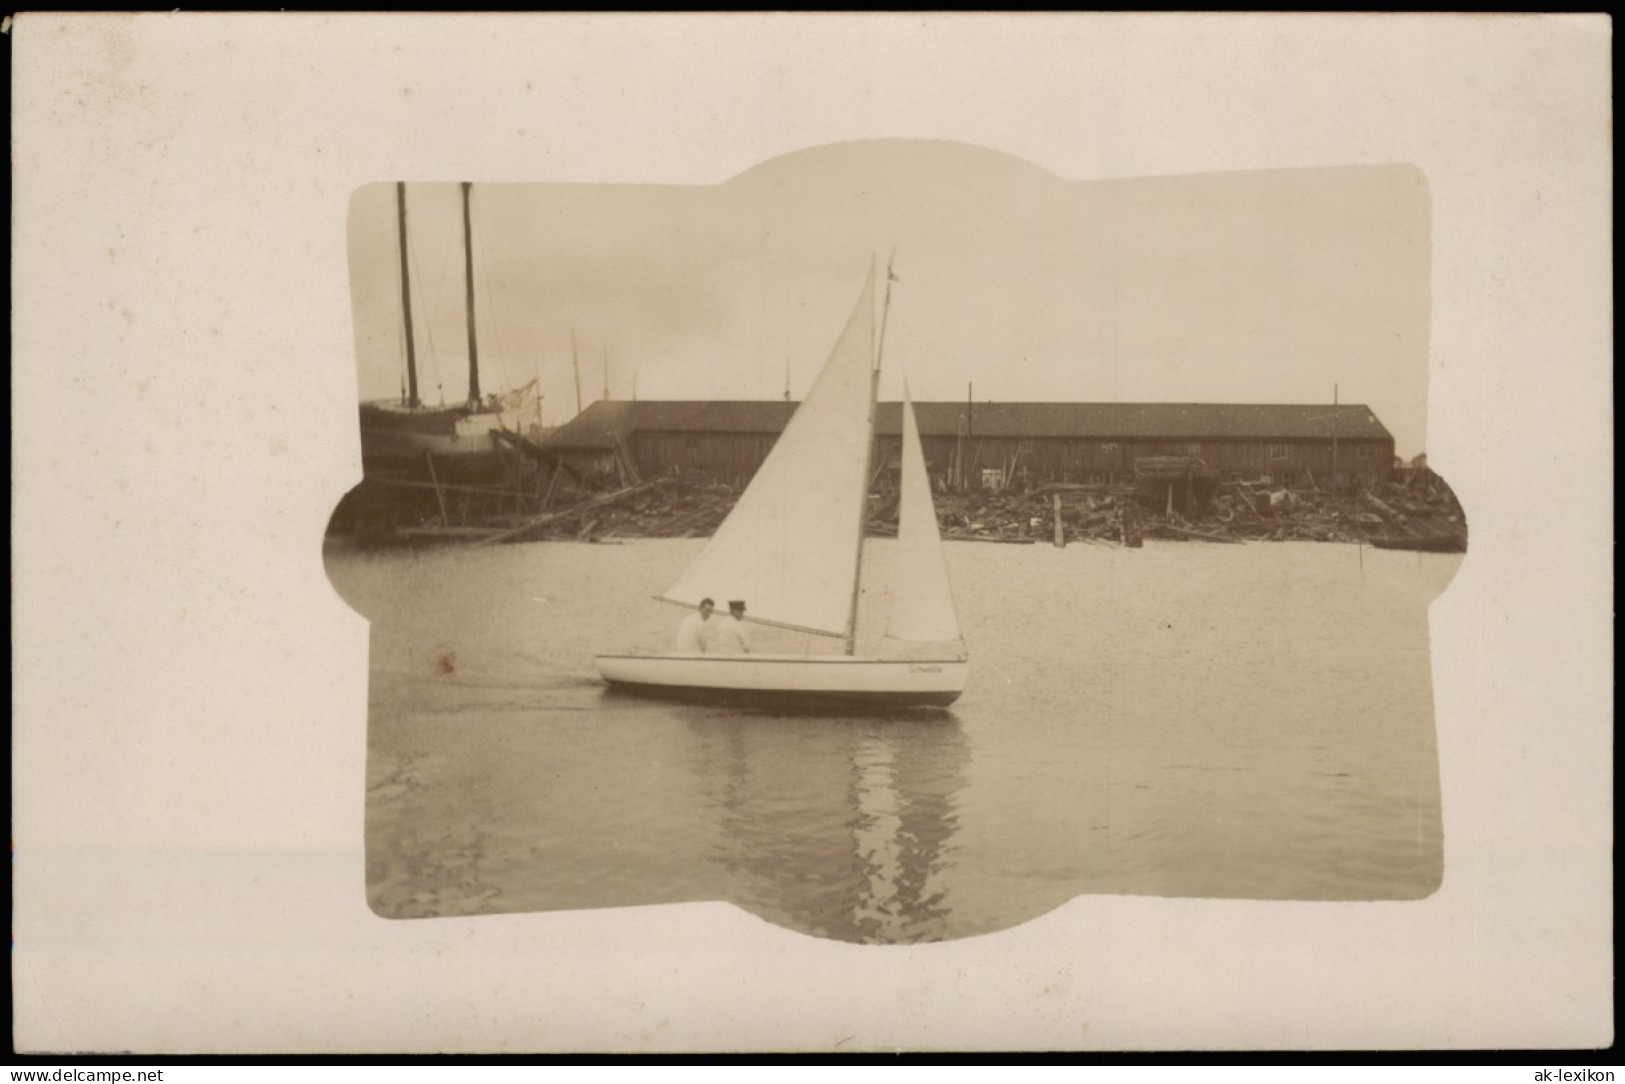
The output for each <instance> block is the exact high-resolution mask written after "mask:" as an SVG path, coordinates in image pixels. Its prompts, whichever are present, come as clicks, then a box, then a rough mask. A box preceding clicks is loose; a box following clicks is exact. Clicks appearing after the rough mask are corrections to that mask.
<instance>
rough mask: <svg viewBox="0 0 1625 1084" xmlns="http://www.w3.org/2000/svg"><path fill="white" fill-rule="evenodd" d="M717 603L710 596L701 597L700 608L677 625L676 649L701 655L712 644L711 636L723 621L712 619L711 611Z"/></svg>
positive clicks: (683, 653) (680, 651)
mask: <svg viewBox="0 0 1625 1084" xmlns="http://www.w3.org/2000/svg"><path fill="white" fill-rule="evenodd" d="M716 607H717V604H716V603H715V602H712V601H711V600H710V599H708V598H702V599H700V608H699V609H698V610H697V611H695V612H694V613H691V614H689V615H688V616H687V617H685V618H683V623H682V624H681V625H679V626H677V647H676V648H675V649H674V650H676V652H677V653H678V654H679V655H699V654H701V653H703V652H704V651H706V650H707V649H708V648H709V647H710V646H711V637H712V635H713V634H714V633H715V632H716V629H717V625H718V624H720V623H721V622H719V621H713V620H711V611H712V610H714V609H716Z"/></svg>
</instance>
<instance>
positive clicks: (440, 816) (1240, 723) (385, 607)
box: [328, 539, 1460, 944]
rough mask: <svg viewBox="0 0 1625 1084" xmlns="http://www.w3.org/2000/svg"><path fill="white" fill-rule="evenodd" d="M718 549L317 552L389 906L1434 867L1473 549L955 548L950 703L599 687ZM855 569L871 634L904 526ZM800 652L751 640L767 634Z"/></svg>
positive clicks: (991, 909) (1342, 891)
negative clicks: (358, 628)
mask: <svg viewBox="0 0 1625 1084" xmlns="http://www.w3.org/2000/svg"><path fill="white" fill-rule="evenodd" d="M703 544H704V540H701V539H694V540H647V541H635V542H626V543H622V544H606V545H588V544H568V543H539V544H534V545H521V546H503V547H492V548H488V549H464V550H442V551H435V552H427V553H415V554H414V553H391V554H360V553H355V552H350V551H346V550H344V549H342V548H330V549H329V551H328V570H329V573H330V575H331V577H332V580H333V582H334V584H335V585H336V586H337V587H338V589H339V590H340V592H341V594H343V595H344V597H345V598H346V599H347V600H348V601H349V602H350V603H351V605H353V606H355V607H356V609H358V610H359V611H360V612H361V613H362V614H364V615H366V616H367V617H368V618H369V619H370V620H371V621H372V624H373V631H372V671H371V693H370V698H371V699H370V704H371V706H370V712H371V718H370V723H369V734H368V750H369V763H368V773H367V776H368V777H367V825H366V849H367V891H368V894H369V898H370V901H371V904H372V906H373V908H374V909H375V910H376V911H378V912H379V913H380V914H383V915H386V916H390V917H399V918H414V917H428V916H435V915H471V914H488V913H495V912H512V911H545V910H556V909H566V908H583V907H614V906H626V905H633V904H652V903H671V902H680V901H689V900H718V899H720V900H729V901H732V902H734V903H736V904H738V905H739V906H741V907H743V908H745V909H747V910H749V911H751V912H753V913H755V914H757V915H760V916H762V917H763V918H766V919H768V920H769V921H772V922H775V923H779V924H781V925H783V926H786V927H789V928H791V929H794V930H799V931H803V932H806V933H810V934H815V935H818V936H824V937H833V938H839V939H841V940H847V941H859V942H871V943H887V944H890V943H902V942H916V941H932V940H941V939H945V938H954V937H965V936H969V935H972V934H978V933H985V932H989V931H993V930H999V929H1004V928H1007V927H1009V926H1013V925H1016V924H1018V923H1020V922H1023V921H1025V920H1027V919H1030V918H1033V917H1035V916H1037V915H1040V914H1042V913H1044V912H1046V911H1048V910H1050V909H1052V908H1054V907H1056V906H1059V905H1060V904H1062V903H1064V902H1066V901H1067V900H1068V899H1071V898H1072V897H1073V896H1076V895H1078V894H1081V893H1114V894H1141V895H1157V896H1208V897H1246V898H1254V899H1295V900H1407V899H1417V898H1421V897H1423V896H1426V895H1428V894H1429V893H1431V892H1432V891H1433V890H1434V889H1435V888H1436V887H1437V886H1438V885H1439V883H1440V879H1441V877H1442V875H1443V847H1442V841H1441V836H1440V815H1439V790H1438V764H1437V756H1436V752H1435V743H1434V727H1433V713H1432V688H1431V676H1430V665H1429V655H1428V625H1427V605H1428V603H1429V602H1431V601H1432V600H1433V599H1434V598H1435V597H1436V596H1437V595H1438V594H1439V592H1440V591H1441V590H1443V589H1444V587H1445V586H1446V585H1447V584H1448V582H1449V579H1450V576H1451V575H1452V573H1453V572H1454V571H1455V569H1456V567H1457V566H1458V565H1459V563H1460V558H1459V557H1456V556H1436V555H1422V554H1414V553H1394V552H1383V551H1375V550H1370V549H1365V550H1363V551H1362V550H1360V549H1357V548H1355V547H1350V546H1338V545H1327V544H1290V543H1283V544H1257V545H1249V546H1209V545H1202V544H1181V543H1167V544H1158V543H1147V544H1146V546H1145V548H1144V549H1142V550H1123V549H1119V548H1115V547H1108V546H1102V545H1080V544H1074V545H1070V546H1068V547H1067V548H1066V549H1065V550H1056V549H1055V548H1053V547H1051V546H1047V545H1035V546H1008V545H989V544H978V543H955V544H950V545H949V547H948V560H949V568H950V572H951V574H952V576H953V579H954V584H955V589H956V596H957V602H958V606H959V611H960V618H961V621H962V623H963V625H964V627H965V630H966V636H967V639H968V641H969V643H970V648H971V659H972V670H971V684H970V687H969V689H968V691H967V692H966V693H965V695H964V697H963V698H962V699H961V700H960V701H959V702H958V703H957V704H956V705H955V706H954V708H953V709H952V711H951V713H949V714H945V715H942V716H939V717H935V718H895V719H885V718H867V719H865V718H859V719H853V718H819V717H805V716H798V717H795V718H775V717H771V716H764V715H760V714H753V713H748V712H742V711H730V710H726V709H716V708H705V707H696V706H686V705H670V704H663V703H659V702H651V701H643V700H637V699H632V698H627V697H623V696H620V695H617V694H614V693H610V692H608V691H607V690H606V689H605V688H604V687H603V686H602V685H601V684H600V683H599V681H598V679H597V676H596V672H595V671H594V670H593V666H592V656H593V654H595V653H596V652H600V651H606V650H615V649H622V648H643V649H653V650H664V649H665V648H666V646H667V645H668V643H669V641H670V638H671V636H672V635H673V633H674V631H675V628H676V624H677V621H678V620H679V619H680V617H681V616H682V611H680V610H678V609H676V608H674V607H670V606H666V605H663V604H661V603H658V602H655V601H653V599H652V598H651V596H653V595H655V594H657V593H658V592H660V591H661V590H663V589H664V588H665V587H666V585H667V584H668V582H669V581H670V580H672V579H674V578H675V576H676V575H677V573H678V572H680V571H681V570H682V568H683V566H684V565H685V564H686V563H687V561H688V559H689V558H690V557H691V556H693V555H694V554H695V553H696V552H698V549H699V548H700V547H701V546H702V545H703ZM869 553H870V556H869V558H868V559H867V564H866V569H867V572H866V575H867V576H868V578H869V582H870V583H874V584H875V585H876V586H875V588H874V589H873V590H870V591H866V593H865V599H864V614H865V615H866V618H869V619H871V620H870V622H869V623H870V626H871V627H873V626H874V625H876V624H878V620H875V619H878V617H879V616H880V615H881V614H883V613H884V610H883V609H881V607H883V606H884V603H885V599H884V592H883V582H884V580H885V579H886V577H887V573H888V569H889V567H890V563H891V560H892V549H891V543H890V542H888V541H884V540H876V541H875V542H873V543H871V545H870V547H869ZM774 637H777V639H774ZM806 642H807V640H806V639H804V638H802V637H800V636H797V635H793V634H789V633H777V632H774V630H765V629H764V630H759V632H758V649H759V650H782V649H786V648H788V649H793V650H799V649H800V645H802V644H804V643H806ZM813 646H814V648H815V649H824V650H827V647H825V642H823V641H818V642H816V643H815V644H814V645H813ZM861 647H862V645H861V644H860V648H861Z"/></svg>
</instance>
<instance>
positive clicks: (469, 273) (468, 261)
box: [463, 181, 480, 403]
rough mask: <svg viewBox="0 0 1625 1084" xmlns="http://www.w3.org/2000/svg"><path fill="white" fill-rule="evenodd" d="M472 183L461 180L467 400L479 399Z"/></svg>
mask: <svg viewBox="0 0 1625 1084" xmlns="http://www.w3.org/2000/svg"><path fill="white" fill-rule="evenodd" d="M473 187H474V185H473V183H472V182H471V181H464V182H463V288H464V293H465V294H466V296H467V298H468V401H469V402H470V403H478V402H479V401H480V351H479V347H478V346H477V345H476V344H475V342H474V234H473V232H472V231H471V230H470V229H469V217H468V191H469V189H471V188H473Z"/></svg>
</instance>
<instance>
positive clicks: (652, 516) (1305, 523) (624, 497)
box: [328, 471, 1467, 553]
mask: <svg viewBox="0 0 1625 1084" xmlns="http://www.w3.org/2000/svg"><path fill="white" fill-rule="evenodd" d="M447 488H448V489H450V488H451V487H447ZM485 492H489V493H492V494H498V493H499V492H500V491H496V490H494V489H493V490H489V491H481V490H480V489H478V488H477V487H461V489H458V490H454V491H453V492H452V493H451V496H452V497H454V498H457V499H458V500H459V501H460V503H457V504H455V505H453V504H449V503H448V500H447V497H448V495H447V493H445V492H442V491H440V490H434V491H433V492H432V495H430V494H428V493H426V491H425V490H424V489H423V488H422V487H417V486H415V484H414V483H410V482H393V483H392V482H391V481H390V480H387V479H383V480H380V479H369V480H367V481H364V482H363V483H362V484H361V485H360V486H357V487H356V489H355V490H352V491H351V493H350V494H348V495H346V498H345V500H344V501H341V502H340V505H339V508H338V509H337V510H335V512H334V515H333V517H332V520H331V521H330V523H329V526H328V536H329V537H334V536H341V537H342V536H348V537H349V538H351V539H352V540H353V541H354V542H355V543H357V544H358V545H359V546H361V547H362V548H373V547H390V546H412V545H417V546H426V545H463V546H485V545H495V544H502V543H506V542H541V541H554V542H557V541H578V542H610V541H616V540H621V539H635V538H700V537H708V536H710V535H711V534H712V533H714V532H715V531H716V529H717V527H718V526H719V525H720V524H721V523H722V521H723V519H724V518H726V516H727V514H728V512H729V511H730V510H731V509H732V508H733V506H734V503H735V501H737V499H738V497H739V493H738V491H736V490H735V489H734V488H733V487H731V486H727V485H722V484H718V483H704V482H699V483H697V482H693V481H684V480H681V479H678V478H674V477H667V478H660V479H656V480H654V481H650V482H644V483H641V484H638V485H633V486H628V487H626V488H623V489H618V490H613V491H609V492H596V493H595V492H591V491H588V490H578V491H575V492H572V493H571V494H569V495H567V496H566V497H564V498H563V499H561V500H559V501H557V502H552V501H551V500H549V501H547V502H545V503H544V504H543V505H542V507H541V508H540V509H538V510H535V511H526V510H522V509H520V508H516V507H515V505H516V504H518V503H519V502H517V501H515V500H513V499H512V498H511V495H509V494H506V493H501V494H500V497H499V498H498V499H485V500H482V499H480V498H481V496H482V493H485ZM426 496H427V497H428V499H427V500H425V497H426ZM552 496H553V495H552V494H551V493H550V494H549V498H551V497H552ZM548 505H552V507H548ZM935 507H936V513H937V523H938V526H939V528H940V530H941V531H942V537H943V540H944V541H949V542H991V543H1003V544H1010V545H1036V544H1039V543H1050V544H1053V545H1058V546H1060V545H1067V544H1072V543H1084V544H1096V545H1099V544H1106V545H1116V546H1126V547H1130V548H1132V547H1136V546H1139V545H1140V544H1142V542H1143V541H1144V540H1146V539H1153V540H1156V541H1170V542H1202V543H1208V544H1229V545H1236V544H1245V543H1248V542H1342V543H1347V544H1366V545H1373V546H1377V547H1379V548H1392V549H1418V550H1424V551H1431V552H1441V553H1463V552H1465V551H1466V545H1467V524H1466V518H1465V515H1464V514H1463V512H1462V509H1461V506H1460V504H1459V503H1458V502H1457V500H1456V498H1455V494H1454V493H1453V492H1452V491H1451V490H1450V488H1449V486H1448V485H1446V484H1445V483H1444V482H1443V480H1442V479H1440V478H1439V477H1438V476H1437V475H1434V474H1432V473H1431V472H1428V471H1419V472H1414V473H1407V474H1405V475H1404V477H1403V478H1402V479H1401V480H1399V481H1389V482H1386V483H1383V484H1381V485H1379V486H1375V487H1372V488H1370V489H1359V490H1353V489H1347V488H1343V489H1339V490H1336V491H1333V490H1331V489H1329V488H1322V487H1320V486H1318V485H1314V484H1311V485H1306V486H1305V485H1299V486H1273V485H1269V484H1267V483H1263V482H1248V481H1243V480H1232V481H1227V482H1221V483H1217V484H1215V485H1214V486H1213V487H1212V488H1211V490H1209V491H1207V492H1203V493H1200V494H1198V493H1195V492H1191V491H1179V492H1177V494H1176V490H1175V489H1174V487H1172V486H1169V487H1166V488H1163V489H1161V490H1160V491H1159V489H1158V488H1157V487H1155V486H1150V487H1148V486H1146V485H1145V484H1140V485H1136V484H1134V483H1126V484H1114V485H1106V484H1070V483H1050V484H1047V485H1040V486H1036V487H1033V488H1031V489H1028V490H1024V491H1022V492H1019V493H1013V492H1008V491H1006V492H1000V493H996V492H968V493H938V494H936V495H935ZM867 527H868V529H867V536H868V537H889V536H895V534H896V533H897V495H896V493H895V492H880V493H872V494H871V496H870V505H869V518H868V524H867Z"/></svg>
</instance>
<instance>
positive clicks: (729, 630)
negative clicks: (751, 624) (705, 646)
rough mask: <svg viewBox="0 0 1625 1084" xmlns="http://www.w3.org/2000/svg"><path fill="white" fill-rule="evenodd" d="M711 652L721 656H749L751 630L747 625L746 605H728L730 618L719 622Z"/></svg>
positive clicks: (732, 603)
mask: <svg viewBox="0 0 1625 1084" xmlns="http://www.w3.org/2000/svg"><path fill="white" fill-rule="evenodd" d="M710 650H711V651H713V652H716V653H717V654H719V655H749V654H750V629H749V628H747V627H746V625H745V604H744V603H743V602H737V601H736V602H730V603H728V616H727V617H724V618H721V619H720V620H719V621H718V622H717V630H716V633H715V634H714V635H713V636H712V637H711V646H710Z"/></svg>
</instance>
